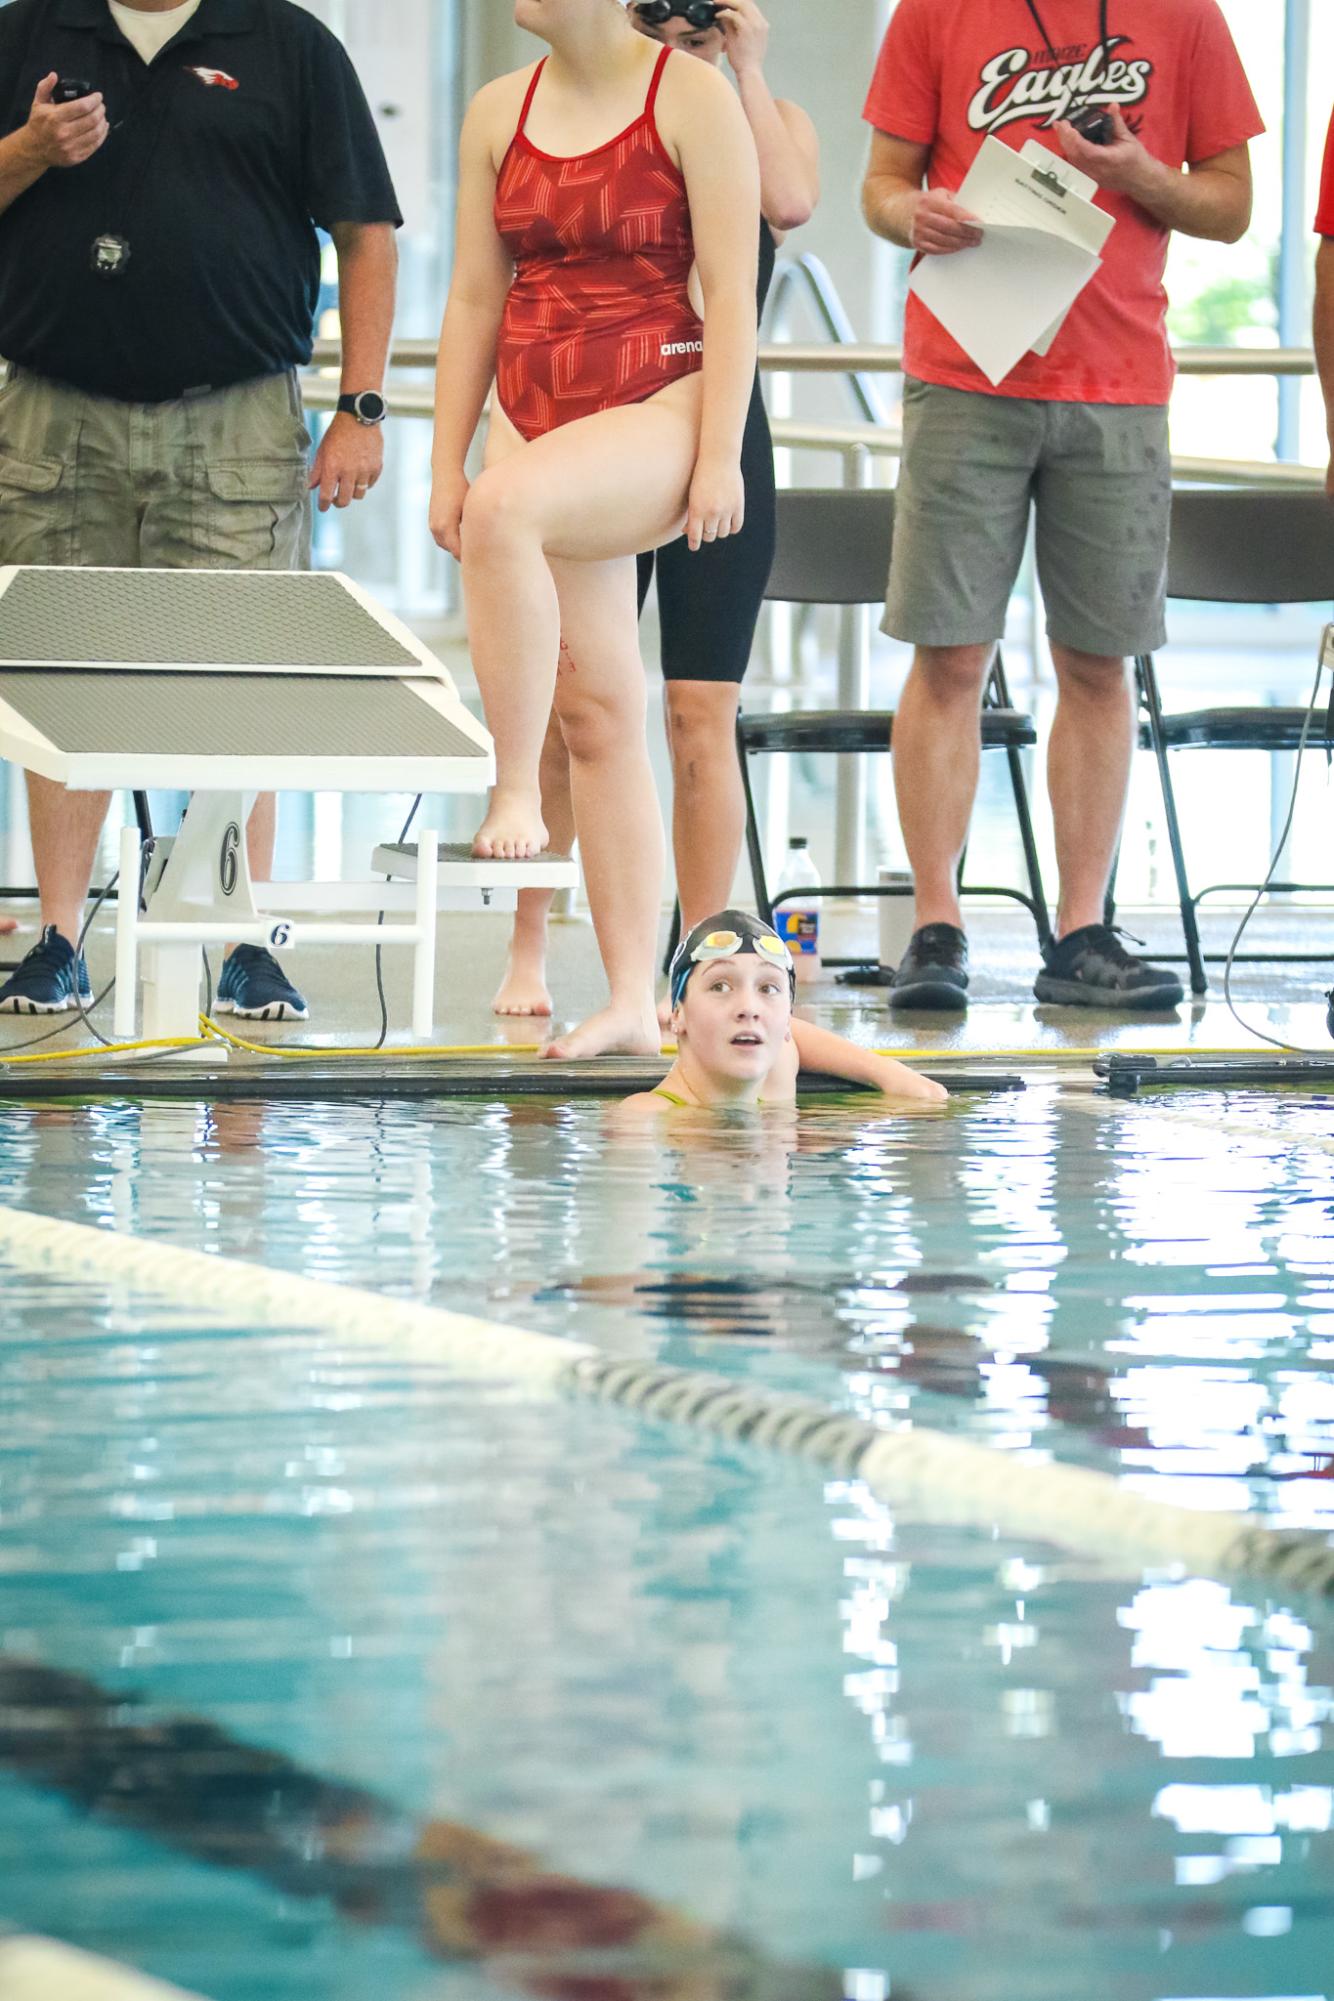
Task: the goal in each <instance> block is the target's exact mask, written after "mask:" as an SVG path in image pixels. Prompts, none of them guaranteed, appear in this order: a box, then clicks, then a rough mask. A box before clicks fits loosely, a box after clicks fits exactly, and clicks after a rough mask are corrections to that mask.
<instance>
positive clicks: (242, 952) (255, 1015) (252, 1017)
mask: <svg viewBox="0 0 1334 2001" xmlns="http://www.w3.org/2000/svg"><path fill="white" fill-rule="evenodd" d="M213 1008H214V1012H215V1013H216V1014H235V1015H239V1016H240V1017H241V1019H242V1020H243V1021H305V1020H306V1019H307V1018H308V1016H309V1014H310V1009H309V1008H308V1007H307V1006H306V1003H305V1001H304V999H303V998H302V996H301V995H300V994H299V993H298V992H297V990H296V988H295V987H294V986H293V985H292V982H291V981H290V980H289V979H288V977H287V975H286V973H285V972H284V971H283V969H282V967H281V966H280V965H279V964H278V961H277V960H276V959H275V958H274V956H273V954H272V952H266V951H265V949H264V947H263V946H262V945H238V946H237V948H236V950H235V951H234V952H229V953H228V954H227V957H226V958H225V959H224V960H223V962H222V973H221V975H220V977H219V979H218V997H217V999H216V1000H215V1001H214V1003H213Z"/></svg>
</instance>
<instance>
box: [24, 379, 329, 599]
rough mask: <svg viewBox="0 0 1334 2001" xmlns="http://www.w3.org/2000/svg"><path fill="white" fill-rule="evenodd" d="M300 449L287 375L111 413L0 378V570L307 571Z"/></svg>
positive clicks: (54, 387)
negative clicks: (0, 383)
mask: <svg viewBox="0 0 1334 2001" xmlns="http://www.w3.org/2000/svg"><path fill="white" fill-rule="evenodd" d="M310 442H311V441H310V434H309V432H308V431H307V429H306V426H305V422H304V419H303V415H302V409H301V392H300V390H299V388H298V386H297V381H296V377H295V375H293V374H284V375H268V376H262V377H260V378H259V379H257V380H256V381H253V382H241V383H238V384H237V385H236V386H235V387H234V388H231V389H218V390H210V391H208V392H206V393H203V394H200V395H195V396H185V397H182V398H181V399H180V400H179V401H178V402H174V403H121V402H118V401H116V400H114V399H113V398H110V397H106V396H90V395H86V394H85V393H84V392H83V391H82V390H78V389H71V388H69V387H67V386H66V385H65V384H64V383H61V382H52V381H50V380H49V379H48V378H47V377H46V376H42V375H34V374H33V373H31V372H30V371H29V370H28V369H11V371H10V377H9V380H8V381H7V382H6V384H5V386H4V387H3V388H2V389H0V562H3V563H42V564H46V563H59V564H66V565H105V566H108V567H111V568H116V569H139V568H145V569H166V570H175V569H227V570H230V569H246V570H304V569H309V567H310V535H311V503H310V494H309V491H308V488H307V480H308V477H309V473H308V460H309V452H310Z"/></svg>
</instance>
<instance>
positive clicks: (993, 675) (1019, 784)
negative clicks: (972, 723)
mask: <svg viewBox="0 0 1334 2001" xmlns="http://www.w3.org/2000/svg"><path fill="white" fill-rule="evenodd" d="M982 706H983V709H984V710H986V709H992V710H995V709H1010V708H1011V701H1010V690H1009V683H1008V682H1007V680H1006V676H1005V665H1004V662H1003V660H1002V658H1001V652H1000V648H999V647H997V649H996V655H995V658H994V660H993V661H992V665H991V670H990V672H989V674H988V676H987V684H986V691H985V694H984V696H983V702H982ZM891 738H892V720H891V735H890V736H889V737H887V738H886V740H885V745H884V749H885V751H886V752H888V751H889V749H890V743H891ZM988 748H995V749H998V750H1004V752H1005V758H1006V763H1007V766H1008V768H1009V774H1010V785H1011V789H1012V791H1013V793H1014V808H1015V816H1016V818H1017V820H1018V822H1019V838H1020V841H1021V843H1022V846H1023V851H1024V868H1025V872H1026V874H1027V877H1028V888H1027V890H1023V889H1014V888H1009V887H1005V886H1000V885H995V884H986V883H967V882H965V879H964V871H965V866H966V863H967V851H966V850H965V852H964V855H963V857H962V858H961V860H960V863H959V890H960V894H961V895H964V896H1003V897H1008V898H1010V899H1011V901H1013V902H1015V903H1020V904H1022V905H1023V907H1024V909H1025V910H1027V912H1028V914H1029V916H1030V917H1031V918H1032V919H1033V925H1034V929H1035V930H1036V932H1037V935H1038V944H1039V946H1045V945H1046V944H1047V943H1048V942H1049V940H1050V938H1051V935H1052V932H1051V916H1050V913H1049V910H1048V906H1047V897H1046V891H1045V889H1044V888H1043V882H1042V869H1041V864H1040V862H1039V859H1038V850H1037V840H1036V838H1035V836H1034V832H1033V816H1032V812H1031V810H1030V807H1029V803H1028V786H1027V783H1026V781H1025V778H1024V768H1023V763H1022V761H1021V753H1020V747H1019V745H1017V744H1011V743H1007V744H997V745H995V746H988ZM808 749H809V746H808V745H805V744H802V745H793V746H792V750H791V751H788V752H787V753H786V754H787V755H789V756H790V755H792V754H793V753H794V752H797V751H805V750H808ZM761 754H763V755H766V756H776V755H779V754H781V753H780V752H779V751H777V750H775V749H774V747H773V746H770V745H767V744H766V745H764V746H763V751H762V752H760V751H755V750H752V749H751V748H750V746H749V744H748V743H747V741H746V726H745V717H744V716H743V715H742V716H738V718H737V756H738V758H739V759H740V763H741V782H742V786H743V789H744V792H745V800H746V852H747V855H748V857H749V860H750V873H751V882H752V885H753V888H754V894H755V907H756V909H757V910H758V911H759V913H760V915H761V917H763V918H764V919H765V921H766V922H767V923H770V924H772V922H773V917H774V911H775V910H777V909H780V908H781V907H782V905H783V904H784V903H788V902H791V901H792V900H793V899H794V898H796V897H803V898H804V897H808V896H815V897H823V898H828V897H844V898H847V897H862V896H874V897H881V896H911V895H912V894H913V889H912V885H911V884H901V883H889V884H882V883H832V884H830V885H829V886H828V887H827V888H826V887H824V886H822V887H821V888H819V889H804V890H795V889H794V890H788V891H786V892H784V893H780V894H779V895H778V896H776V897H771V896H770V893H769V882H768V875H767V872H766V870H765V866H764V844H763V842H762V840H761V837H760V825H759V815H758V813H757V811H756V806H755V795H754V791H753V789H752V787H751V780H750V760H751V758H752V757H754V756H758V755H761ZM834 754H835V753H832V752H831V753H830V755H834ZM854 754H856V753H854ZM872 754H873V753H869V752H863V753H861V755H872ZM865 963H866V962H865V961H864V960H862V959H830V958H827V959H825V960H824V964H825V965H827V966H834V967H839V966H859V965H863V964H865Z"/></svg>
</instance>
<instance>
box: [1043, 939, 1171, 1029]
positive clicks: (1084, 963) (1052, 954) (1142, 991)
mask: <svg viewBox="0 0 1334 2001" xmlns="http://www.w3.org/2000/svg"><path fill="white" fill-rule="evenodd" d="M1033 992H1034V993H1035V994H1036V995H1037V997H1038V999H1039V1000H1040V1001H1045V1002H1046V1003H1047V1005H1048V1006H1049V1007H1101V1008H1110V1009H1120V1008H1136V1009H1142V1008H1147V1009H1153V1008H1169V1007H1180V1005H1181V1002H1182V1001H1183V999H1184V998H1185V989H1184V988H1183V986H1182V984H1181V982H1180V980H1179V979H1178V978H1177V976H1176V974H1175V973H1170V972H1168V970H1167V968H1166V967H1165V966H1151V965H1149V963H1148V962H1147V960H1144V959H1137V958H1136V957H1135V955H1134V953H1133V952H1127V950H1126V948H1125V946H1124V945H1123V944H1122V943H1121V939H1120V936H1119V935H1118V933H1117V932H1116V931H1114V930H1113V929H1112V927H1111V925H1110V924H1085V925H1084V926H1083V927H1082V929H1080V930H1078V931H1071V932H1070V933H1068V935H1067V936H1066V937H1064V938H1062V939H1061V940H1060V941H1059V943H1058V942H1057V940H1055V939H1053V940H1052V942H1051V944H1049V945H1048V946H1047V947H1046V948H1045V950H1044V951H1043V954H1042V971H1041V972H1040V973H1039V974H1038V976H1037V978H1036V980H1034V982H1033Z"/></svg>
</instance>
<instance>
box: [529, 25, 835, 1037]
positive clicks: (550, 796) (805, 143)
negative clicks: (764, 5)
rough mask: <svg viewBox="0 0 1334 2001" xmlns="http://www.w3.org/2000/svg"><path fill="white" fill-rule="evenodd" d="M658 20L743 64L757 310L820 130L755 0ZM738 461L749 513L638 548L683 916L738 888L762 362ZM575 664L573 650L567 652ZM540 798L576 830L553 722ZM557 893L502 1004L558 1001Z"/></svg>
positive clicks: (541, 913) (806, 197)
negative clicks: (650, 598) (754, 174)
mask: <svg viewBox="0 0 1334 2001" xmlns="http://www.w3.org/2000/svg"><path fill="white" fill-rule="evenodd" d="M670 4H671V5H672V6H673V12H672V13H671V14H670V15H668V16H667V17H666V18H665V19H664V20H661V21H658V20H657V19H656V18H654V17H655V16H656V14H657V13H658V12H659V11H660V6H661V0H660V4H659V6H657V7H655V6H648V7H640V6H636V5H634V4H631V6H630V10H629V11H630V18H631V20H633V21H634V22H635V23H636V25H637V26H638V27H640V28H641V29H642V31H643V32H644V33H645V34H646V35H649V36H651V37H652V38H653V39H655V40H657V41H660V42H665V43H668V44H670V45H671V46H672V47H673V48H677V49H684V50H686V51H687V52H688V53H689V54H690V55H693V56H697V57H699V58H700V60H701V61H704V62H708V63H712V64H714V65H715V66H717V65H718V64H720V63H721V62H722V59H723V57H724V55H725V56H726V57H727V60H728V62H729V64H730V66H731V68H732V71H733V73H734V75H735V77H736V82H737V87H738V90H739V92H740V95H741V102H742V105H743V106H744V108H745V112H746V116H747V119H748V121H749V123H750V128H751V132H752V134H753V135H754V139H755V144H756V149H757V151H758V153H759V159H760V199H761V207H762V209H763V214H764V220H763V222H762V224H761V228H760V278H759V298H758V302H757V305H758V310H759V312H761V313H762V312H763V311H764V305H765V301H766V299H767V297H768V293H769V285H770V282H771V280H772V278H773V271H774V259H775V252H776V249H777V246H778V244H779V243H780V242H781V241H782V239H783V235H784V233H785V232H786V231H787V230H789V229H795V228H797V227H798V226H799V225H800V224H801V223H803V222H805V221H806V220H807V219H808V217H809V216H810V214H811V213H812V211H813V209H814V207H815V202H816V198H817V195H818V192H819V143H818V141H817V139H816V135H815V128H814V126H813V125H812V123H811V121H810V119H809V118H808V117H807V116H806V113H805V112H804V111H802V110H801V109H800V108H799V107H798V106H797V105H795V104H790V103H788V102H786V101H785V100H783V99H775V98H774V97H772V96H771V95H770V92H769V87H768V85H767V83H766V82H765V80H764V56H765V50H766V47H767V44H768V38H769V27H768V23H767V22H766V21H765V19H764V17H763V15H762V14H761V13H760V10H759V8H758V6H757V5H756V4H755V0H716V5H715V18H714V21H713V23H712V25H705V26H699V25H697V24H696V23H694V22H692V21H691V20H689V19H688V18H687V16H686V14H685V12H684V11H683V10H684V7H685V5H686V4H687V0H670ZM741 469H742V473H743V476H744V479H745V484H746V519H745V526H744V527H743V528H742V530H741V531H740V533H739V534H737V535H733V536H730V537H728V538H727V539H725V540H723V541H719V542H716V543H712V544H709V545H706V546H705V547H703V548H701V549H698V550H695V551H691V550H690V549H689V548H688V547H687V544H686V541H685V538H684V537H682V538H681V540H680V541H678V542H672V543H669V544H668V545H667V547H666V548H663V549H659V550H658V551H657V553H656V555H652V554H650V555H646V556H641V557H640V559H639V604H640V609H641V611H642V609H643V606H644V600H645V598H646V597H647V595H648V591H649V586H650V584H651V583H652V581H653V578H654V575H655V572H656V576H657V586H658V615H659V621H660V625H661V634H662V674H663V682H664V684H665V685H664V696H665V704H666V717H667V743H668V748H669V750H670V752H671V759H672V778H673V792H674V801H673V821H672V834H673V842H672V845H673V851H674V855H675V862H676V885H677V894H678V896H679V897H680V900H681V917H682V926H683V929H684V930H689V929H690V927H691V926H692V925H693V924H695V923H696V922H697V921H698V920H699V919H700V918H701V917H702V916H704V915H705V914H706V913H707V912H709V911H711V910H717V909H719V908H721V907H722V906H723V905H724V904H726V902H727V901H728V898H729V897H730V895H731V893H732V880H733V877H734V875H735V873H736V866H737V859H738V856H739V855H740V852H741V836H742V831H743V828H744V825H745V805H744V799H743V795H742V790H741V774H740V771H739V768H738V765H737V758H736V716H737V708H738V704H739V702H740V696H741V680H742V676H743V675H744V674H745V671H746V668H747V665H748V664H749V661H750V652H751V646H752V644H753V642H754V638H755V627H756V622H757V620H758V618H759V614H760V606H761V604H762V602H763V598H764V587H765V585H766V583H767V582H768V580H769V571H770V568H771V566H772V563H773V553H774V513H775V507H774V465H773V445H772V443H771V440H770V437H769V422H768V418H767V417H766V415H765V409H764V399H763V397H762V395H761V393H760V383H759V376H758V374H757V376H756V379H755V390H754V395H753V396H752V399H751V405H750V412H749V415H748V417H747V420H746V431H745V440H744V443H743V446H742V459H741ZM562 664H564V663H562ZM542 800H543V812H544V817H545V820H546V824H547V829H548V834H549V837H550V847H551V849H552V851H553V852H568V850H569V844H570V842H571V841H572V840H573V832H574V830H573V817H572V815H571V812H570V806H569V765H568V761H567V759H566V755H565V747H564V744H563V742H562V741H561V738H560V732H559V730H558V729H557V728H555V727H553V729H552V730H551V732H550V733H549V735H548V738H547V745H546V750H545V752H544V754H543V761H542ZM550 907H551V896H550V893H549V892H547V891H544V890H523V891H521V892H520V895H519V908H518V914H517V916H516V918H515V925H514V935H513V938H512V940H511V944H510V957H509V965H508V968H507V970H506V974H505V978H504V980H503V982H502V983H501V987H500V990H499V992H498V993H497V995H496V998H495V1002H494V1006H495V1011H496V1013H497V1014H508V1015H549V1014H550V1013H551V996H550V994H549V993H548V991H547V985H546V925H547V914H548V911H549V909H550Z"/></svg>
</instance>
